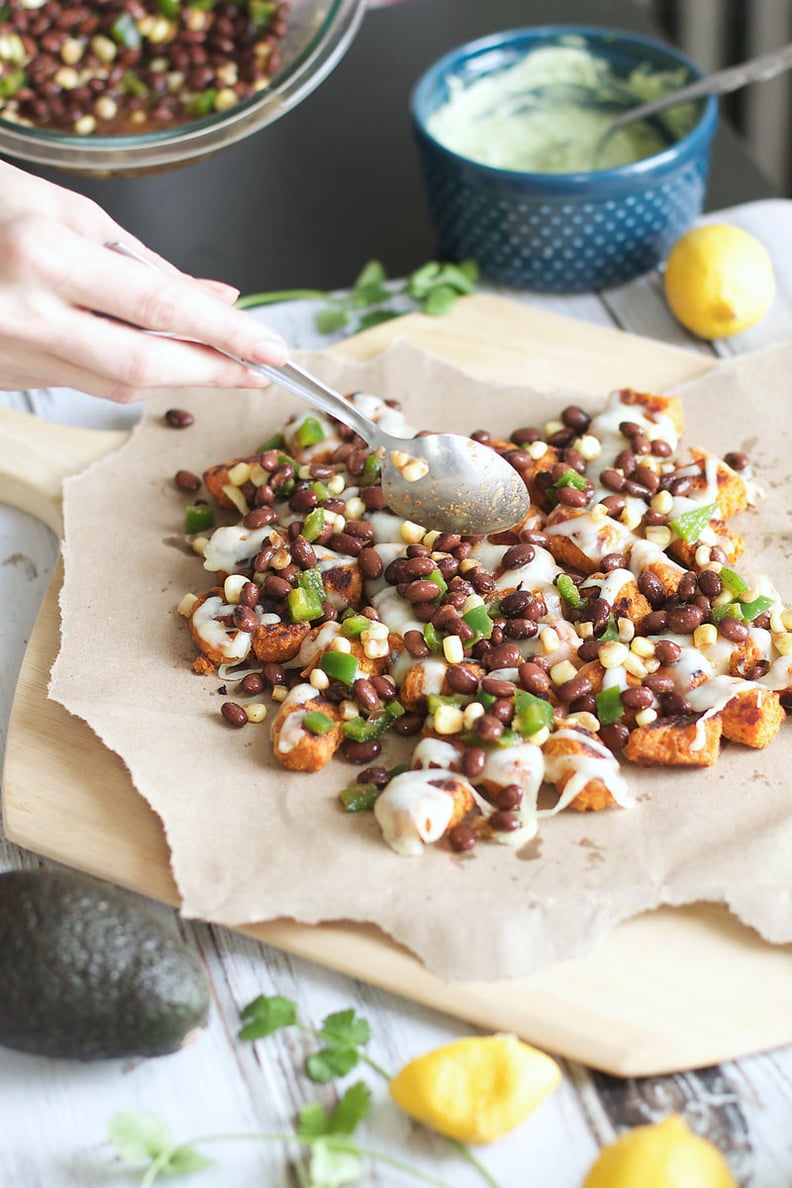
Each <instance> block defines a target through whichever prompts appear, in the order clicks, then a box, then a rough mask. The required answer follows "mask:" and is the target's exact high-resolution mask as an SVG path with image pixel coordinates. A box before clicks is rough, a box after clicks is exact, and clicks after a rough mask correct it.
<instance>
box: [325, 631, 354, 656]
mask: <svg viewBox="0 0 792 1188" xmlns="http://www.w3.org/2000/svg"><path fill="white" fill-rule="evenodd" d="M327 650H328V652H347V653H349V652H351V651H352V644H351V643H350V641H349V640H348V639H347V638H346V636H345V635H337V636H336V637H335V639H334V640H332V641H331V643H330V647H329V648H328V649H327Z"/></svg>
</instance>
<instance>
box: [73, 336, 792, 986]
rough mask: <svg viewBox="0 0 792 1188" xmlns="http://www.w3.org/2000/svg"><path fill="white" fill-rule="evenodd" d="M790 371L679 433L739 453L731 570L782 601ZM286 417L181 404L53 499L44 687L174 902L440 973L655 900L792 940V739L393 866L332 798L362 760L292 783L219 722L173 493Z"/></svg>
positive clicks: (451, 396) (442, 411)
mask: <svg viewBox="0 0 792 1188" xmlns="http://www.w3.org/2000/svg"><path fill="white" fill-rule="evenodd" d="M305 358H306V361H307V362H308V364H309V365H310V366H311V367H313V368H315V370H316V371H317V372H318V373H319V374H321V375H322V376H324V377H325V378H326V379H327V380H329V381H330V382H331V383H334V384H335V385H336V386H338V387H339V388H341V389H342V390H353V389H364V390H368V391H371V392H376V393H378V394H379V395H381V396H384V397H391V398H393V397H395V398H398V399H400V400H402V401H403V402H404V405H405V408H406V411H407V414H408V417H409V419H410V420H411V421H412V422H413V423H414V424H418V425H421V426H425V427H427V428H438V429H439V428H443V429H456V430H460V431H466V432H471V431H473V430H475V429H477V428H484V427H486V428H490V429H492V430H494V431H496V432H498V433H503V434H504V435H507V434H508V431H509V430H511V429H514V428H516V427H517V426H518V425H524V424H530V423H532V422H536V421H538V422H540V423H541V422H543V421H544V420H545V419H547V418H548V417H549V416H551V415H556V414H557V412H558V411H559V409H560V407H562V406H563V403H565V402H567V401H568V399H569V396H570V394H569V393H568V392H566V393H563V394H561V393H558V392H556V393H552V394H545V395H540V394H538V393H536V392H532V391H527V390H525V389H516V388H503V387H502V388H495V387H490V386H488V385H484V384H482V383H481V382H479V381H475V380H472V379H470V378H468V377H466V376H465V375H464V374H462V373H461V372H458V371H456V370H455V369H454V368H451V367H449V366H447V365H445V364H442V363H440V362H439V361H437V360H436V359H434V358H433V357H432V356H430V355H428V354H426V353H424V352H421V351H418V350H416V349H415V348H413V347H411V346H409V345H407V344H405V343H397V344H395V345H394V346H393V347H392V348H391V349H390V350H389V351H388V352H387V353H386V354H385V355H383V356H380V357H378V358H377V359H376V360H373V361H371V362H368V363H365V364H356V363H350V362H345V361H340V360H338V359H333V358H331V357H329V356H318V355H317V356H306V357H305ZM790 376H792V344H788V345H785V346H782V347H779V348H774V349H772V350H770V351H766V352H763V353H761V354H758V355H754V356H749V357H743V358H741V359H740V360H739V361H737V362H735V363H729V364H723V365H722V366H720V367H719V368H717V369H716V370H715V371H714V372H712V373H711V374H709V375H707V376H706V377H705V378H704V379H701V380H698V381H695V382H693V383H692V384H690V385H688V386H687V387H686V389H685V391H684V395H685V403H686V410H687V423H688V431H687V432H686V435H685V437H686V441H687V442H688V443H689V444H699V445H703V446H705V447H707V448H709V449H711V450H712V451H714V452H717V453H720V454H722V453H723V452H725V451H727V450H729V449H742V450H745V451H746V452H747V453H749V454H750V455H751V457H752V460H753V462H754V466H755V470H756V474H757V477H758V479H759V481H760V482H761V484H762V485H763V486H764V488H765V489H766V491H767V498H766V499H765V501H764V502H763V503H762V504H761V506H760V508H759V509H758V510H756V511H749V512H746V513H744V514H743V515H742V516H741V517H739V522H736V526H737V528H738V530H741V531H742V532H743V533H744V535H745V536H746V538H747V542H748V552H749V558H750V560H745V561H742V562H741V563H740V570H741V572H752V571H754V572H762V571H766V572H769V573H771V574H772V575H773V576H774V578H775V581H776V585H777V587H778V588H779V590H780V592H781V594H782V595H783V596H784V597H785V599H787V600H789V599H790V597H792V577H791V576H790V572H789V571H790V555H791V550H792V536H791V535H790V516H792V477H791V476H790V473H789V471H790V459H791V458H792V448H791V447H792V401H790V392H789V389H790ZM624 384H625V386H629V384H630V377H629V376H628V375H625V377H624ZM602 396H603V399H604V397H605V396H606V393H603V394H602ZM577 399H578V402H579V403H581V404H582V405H583V406H584V407H588V408H591V409H594V408H596V407H597V406H598V402H597V401H594V400H592V399H591V398H588V397H578V398H577ZM174 403H176V404H178V406H180V407H183V408H188V409H190V410H191V411H192V412H193V413H194V414H195V424H194V425H193V426H192V427H191V428H189V429H187V430H183V431H175V430H173V429H170V428H168V427H166V426H165V424H164V422H163V418H162V413H163V411H164V409H165V408H166V407H169V406H172V405H173V404H174ZM296 406H297V405H296V402H295V401H294V400H293V399H292V398H291V397H289V396H287V395H286V394H285V393H283V392H281V391H280V390H278V389H275V388H272V389H270V390H269V391H268V392H266V393H263V394H262V393H243V392H232V393H228V394H221V395H218V394H215V393H208V392H191V393H180V394H179V396H178V399H175V400H174V399H173V398H171V399H170V400H169V401H163V402H162V403H160V404H159V406H158V405H157V404H154V405H151V406H149V407H148V409H147V413H146V417H145V420H144V422H143V424H142V425H141V426H140V427H139V428H138V429H137V430H136V431H135V432H134V434H133V436H132V438H131V440H130V442H129V443H128V445H126V446H125V447H124V448H123V449H122V450H121V451H119V452H118V453H116V454H114V455H112V456H110V457H108V458H106V459H103V460H102V461H100V462H99V463H97V464H95V465H94V466H93V467H92V468H91V469H90V471H89V472H87V473H86V474H84V475H82V476H80V477H78V478H75V479H71V480H69V482H68V483H67V486H66V492H65V523H66V532H65V535H66V540H65V566H66V580H65V585H64V589H63V595H62V618H63V622H62V647H61V651H60V654H59V657H58V659H57V662H56V664H55V667H54V669H53V676H52V683H51V690H50V695H51V696H52V697H53V698H54V699H55V700H56V701H58V702H60V703H61V704H63V705H64V706H65V707H66V708H67V709H68V710H69V711H70V712H71V713H73V714H76V715H78V716H79V717H81V718H84V719H85V720H86V721H87V722H88V723H89V724H90V725H91V727H92V728H93V729H94V730H95V731H96V733H97V734H98V736H99V737H100V738H101V739H102V740H103V741H104V743H105V744H106V745H107V746H108V747H110V748H112V749H113V750H114V751H116V752H117V753H118V754H119V755H120V756H121V757H122V759H123V760H124V761H125V763H126V764H127V766H128V768H129V771H130V773H131V776H132V780H133V782H134V784H135V786H136V787H137V788H138V790H139V791H140V793H141V794H142V795H143V796H144V797H145V798H146V800H147V801H148V802H149V803H150V804H151V806H152V807H153V808H154V809H155V811H156V812H157V813H158V814H159V816H160V817H161V819H162V822H163V825H164V828H165V832H166V835H167V840H168V844H169V846H170V848H171V855H172V865H173V870H174V874H175V878H176V881H177V884H178V886H179V889H180V892H181V894H182V896H183V911H184V913H185V914H186V915H188V916H191V917H200V918H203V919H207V920H212V921H215V922H218V923H222V924H227V925H240V924H244V923H252V922H255V921H260V920H268V919H275V918H278V917H287V918H293V919H296V920H299V921H302V922H306V923H312V922H318V921H322V920H354V921H366V922H371V923H374V924H376V925H378V926H379V927H380V928H381V929H382V930H383V931H384V932H385V933H387V934H389V935H390V936H391V937H393V938H394V939H395V940H396V941H398V942H400V943H402V944H403V945H405V946H407V947H408V948H409V949H410V950H412V951H413V952H414V953H415V954H417V956H418V957H419V958H420V959H422V960H423V961H424V962H425V964H426V965H427V966H428V967H429V968H430V969H431V970H432V971H433V972H435V973H437V974H439V975H441V976H444V977H446V978H449V979H454V978H459V979H487V980H492V979H496V978H506V977H521V976H525V975H527V974H529V973H531V972H532V971H534V970H536V969H539V968H540V967H542V966H544V965H547V964H550V963H552V962H554V961H557V960H559V959H561V958H566V957H572V956H578V955H582V954H585V953H587V952H588V951H590V950H591V949H592V948H593V947H594V946H595V945H596V944H597V942H598V940H599V939H600V938H601V937H603V936H604V935H605V934H606V933H607V932H608V931H609V930H610V929H612V928H613V926H614V925H615V924H616V923H618V922H619V921H621V920H623V919H625V918H627V917H629V916H631V915H633V914H635V913H638V912H641V911H643V910H645V909H650V908H653V907H655V906H659V905H661V904H672V905H673V904H685V903H690V902H694V901H697V900H711V901H722V902H724V903H726V904H727V905H728V906H729V907H730V909H731V910H732V911H733V912H734V913H735V914H736V915H737V916H738V917H739V918H740V919H741V920H742V921H744V922H745V923H747V924H749V925H752V926H753V927H755V928H756V929H758V930H759V932H760V933H761V934H762V936H764V937H765V938H766V939H767V940H769V941H772V942H776V943H781V942H786V941H790V940H792V910H790V908H791V907H792V902H791V900H792V792H791V791H790V789H789V786H788V778H789V773H790V771H791V770H792V726H785V727H782V731H781V735H780V736H779V738H778V739H777V740H776V742H775V743H774V744H773V745H772V746H771V747H770V748H769V749H768V750H766V751H751V750H749V749H747V748H744V747H739V746H735V745H731V744H726V745H725V746H724V749H723V752H722V755H721V759H720V761H719V763H718V764H717V765H716V766H715V767H714V768H712V769H710V770H707V771H685V770H651V771H645V770H639V769H636V768H631V767H629V766H626V769H625V770H626V773H627V775H628V778H629V780H630V784H631V786H632V788H633V790H634V791H635V792H636V793H637V799H638V803H637V804H636V806H635V807H634V808H632V809H629V810H621V809H612V810H608V811H605V812H602V813H596V814H586V815H583V814H578V813H573V812H566V813H563V814H561V815H559V816H558V817H555V818H551V819H549V820H545V821H544V822H543V823H542V827H541V835H540V838H539V840H538V841H536V840H535V841H534V842H532V843H530V844H529V845H528V846H526V847H525V849H524V850H523V851H517V852H513V851H512V850H511V849H509V848H508V847H504V846H498V845H480V846H478V847H477V848H476V849H475V850H474V851H472V852H471V853H469V854H464V855H453V854H451V853H450V852H449V850H448V849H446V848H445V847H442V848H427V849H426V850H425V852H424V853H423V854H422V855H421V856H420V857H419V858H404V857H400V856H399V855H397V854H395V853H394V852H393V851H391V850H390V849H389V848H388V846H387V845H386V844H385V843H384V842H383V841H382V839H381V836H380V833H379V829H378V826H377V824H376V822H375V821H374V819H373V816H372V815H371V814H358V815H355V816H351V815H345V814H343V813H342V812H341V811H340V808H339V805H338V801H337V792H338V790H339V789H340V788H341V787H343V786H344V785H345V784H346V783H349V782H351V780H352V779H353V778H354V775H355V771H356V769H355V768H353V767H350V766H349V765H348V764H344V763H343V762H341V761H333V763H332V764H331V765H330V767H329V768H327V769H326V770H325V771H324V772H322V773H319V774H317V775H310V776H305V775H299V774H292V773H289V772H286V771H284V770H283V769H282V768H280V767H279V766H278V765H277V764H275V763H274V762H273V760H272V759H271V754H270V742H269V726H268V723H264V724H262V725H248V726H246V727H245V728H244V729H243V730H240V731H235V730H232V729H230V728H229V727H228V726H227V725H226V724H225V722H224V721H223V720H222V718H221V716H220V712H219V711H220V705H221V702H222V698H221V696H220V695H219V694H218V688H219V686H220V684H221V682H220V680H219V679H217V678H213V677H199V676H196V675H195V674H194V673H193V672H192V671H191V662H192V659H193V656H194V650H193V646H192V642H191V640H190V636H189V630H188V627H187V624H186V621H185V620H184V619H182V618H181V617H180V616H179V615H178V614H177V612H176V606H177V605H178V603H179V601H180V599H181V597H182V595H183V594H184V593H185V592H186V591H189V590H193V591H195V592H196V593H197V592H200V591H201V590H202V589H205V588H206V587H207V585H208V584H209V583H208V582H207V581H206V579H207V577H208V575H207V574H206V572H205V571H204V570H203V567H202V564H201V561H200V560H199V559H198V558H197V557H195V556H194V555H186V554H185V553H184V552H182V551H180V549H179V548H178V547H176V545H175V543H174V540H175V539H176V538H177V537H178V534H179V532H180V528H181V525H182V523H183V507H184V504H185V498H184V496H183V494H180V493H179V492H178V491H176V490H175V488H174V485H173V481H172V479H173V475H174V474H175V472H176V471H177V470H178V469H180V468H185V469H189V470H192V471H196V472H199V473H200V471H201V470H202V469H204V468H205V467H207V466H209V465H211V464H214V463H215V462H218V461H221V460H224V459H227V458H233V457H234V456H236V455H238V454H243V453H246V452H250V451H251V450H254V449H255V448H256V447H257V445H258V444H259V442H260V441H261V440H262V439H265V438H266V437H268V436H269V435H270V434H271V433H272V432H274V431H275V430H276V429H278V428H279V427H280V425H281V424H282V422H283V420H284V418H285V417H286V416H287V415H288V413H289V412H290V411H291V410H292V409H293V408H294V407H296ZM388 758H389V756H388V753H387V752H384V754H383V759H384V761H386V762H387V761H388Z"/></svg>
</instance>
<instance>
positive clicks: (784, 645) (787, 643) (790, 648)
mask: <svg viewBox="0 0 792 1188" xmlns="http://www.w3.org/2000/svg"><path fill="white" fill-rule="evenodd" d="M773 643H774V644H775V649H776V651H777V652H778V654H779V656H792V634H790V632H788V631H784V632H782V633H781V634H780V635H774V636H773Z"/></svg>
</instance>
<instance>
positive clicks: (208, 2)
mask: <svg viewBox="0 0 792 1188" xmlns="http://www.w3.org/2000/svg"><path fill="white" fill-rule="evenodd" d="M216 3H217V0H189V7H190V8H200V9H201V11H202V12H211V10H212V9H213V8H214V6H215V4H216Z"/></svg>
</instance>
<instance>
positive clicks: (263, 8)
mask: <svg viewBox="0 0 792 1188" xmlns="http://www.w3.org/2000/svg"><path fill="white" fill-rule="evenodd" d="M277 7H278V6H277V4H276V3H275V0H250V3H249V5H248V11H249V12H250V19H251V21H252V22H253V24H254V25H255V26H256V28H257V29H258V30H259V32H261V30H263V29H266V27H267V25H268V24H269V23H270V21H271V20H272V18H273V16H274V15H275V10H276V9H277Z"/></svg>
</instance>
